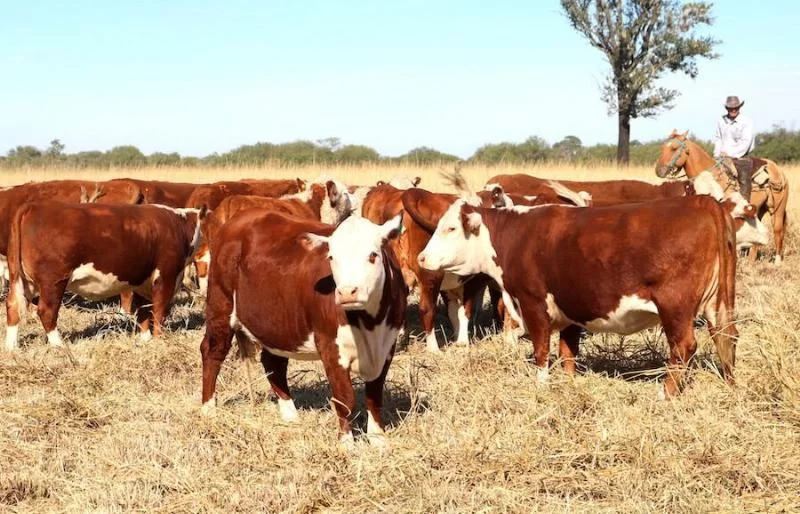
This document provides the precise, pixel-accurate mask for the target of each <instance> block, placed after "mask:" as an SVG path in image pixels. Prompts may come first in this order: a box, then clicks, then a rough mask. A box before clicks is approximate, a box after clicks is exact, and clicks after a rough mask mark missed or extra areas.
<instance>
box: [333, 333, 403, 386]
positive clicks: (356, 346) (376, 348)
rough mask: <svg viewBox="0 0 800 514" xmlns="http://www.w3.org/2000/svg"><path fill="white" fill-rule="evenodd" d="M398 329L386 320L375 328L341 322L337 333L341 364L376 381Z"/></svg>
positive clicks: (364, 377) (395, 338) (367, 378)
mask: <svg viewBox="0 0 800 514" xmlns="http://www.w3.org/2000/svg"><path fill="white" fill-rule="evenodd" d="M399 331H400V330H399V329H398V328H394V327H391V326H389V325H387V324H383V323H381V324H379V325H376V326H375V327H374V329H373V330H366V329H364V328H359V329H355V330H354V329H353V328H352V326H350V325H340V326H339V329H338V331H337V332H336V346H337V348H338V349H339V364H340V365H341V366H342V367H343V368H345V369H346V370H348V371H353V372H355V373H356V374H357V375H359V376H360V377H361V378H363V379H364V380H367V381H369V380H375V379H376V378H378V376H379V375H380V374H381V371H383V366H384V364H386V359H387V358H388V356H389V351H390V350H391V348H392V346H393V345H394V344H395V342H396V341H397V334H398V333H399Z"/></svg>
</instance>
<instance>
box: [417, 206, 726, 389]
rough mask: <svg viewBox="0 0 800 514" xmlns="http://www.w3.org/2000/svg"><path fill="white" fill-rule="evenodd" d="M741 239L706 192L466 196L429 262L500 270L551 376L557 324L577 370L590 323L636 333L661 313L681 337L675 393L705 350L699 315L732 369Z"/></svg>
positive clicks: (463, 272)
mask: <svg viewBox="0 0 800 514" xmlns="http://www.w3.org/2000/svg"><path fill="white" fill-rule="evenodd" d="M665 234H668V235H669V237H665ZM735 246H736V241H735V229H734V226H733V220H732V218H731V217H730V216H729V215H728V214H727V212H726V210H725V208H724V207H723V206H722V205H720V204H719V203H718V202H717V201H716V200H714V199H713V198H710V197H707V196H705V195H702V196H692V197H687V198H669V199H662V200H654V201H652V202H645V203H638V204H622V205H618V206H613V207H603V208H591V209H576V208H571V207H563V206H540V207H514V208H512V209H491V210H490V209H482V208H476V207H473V206H470V205H467V204H465V203H464V202H458V203H456V204H454V205H453V206H452V207H450V209H448V211H447V213H445V215H444V216H442V218H441V220H440V221H439V224H438V225H437V227H436V231H435V233H434V235H433V237H432V238H431V239H430V241H429V242H428V245H427V246H426V247H425V250H424V251H423V252H422V253H421V254H420V256H419V263H420V266H421V267H424V269H428V270H446V271H448V272H450V273H454V274H457V275H459V276H471V275H473V274H476V273H485V274H487V275H489V276H490V277H491V278H492V279H494V280H495V281H496V282H497V283H498V284H499V285H500V287H501V288H502V290H503V297H504V299H505V304H506V307H507V308H508V309H509V310H510V311H511V313H512V315H513V316H514V317H515V319H517V321H518V322H520V324H521V326H522V327H523V328H524V329H525V330H526V331H527V332H528V334H529V335H530V337H531V339H532V341H533V347H534V358H535V360H536V365H537V366H539V372H538V378H539V380H540V381H542V382H544V381H546V380H547V377H548V354H549V349H550V332H551V331H552V330H560V331H561V343H560V346H559V351H560V356H561V358H562V359H563V363H564V367H565V368H566V370H567V371H568V372H570V373H571V372H574V370H575V358H576V356H577V354H578V344H579V338H580V333H581V328H586V329H588V330H590V331H593V332H613V333H619V334H632V333H634V332H638V331H639V330H642V329H644V328H647V327H651V326H653V325H656V324H658V323H659V322H660V323H661V324H662V326H663V327H664V332H665V333H666V335H667V340H668V342H669V346H670V359H669V370H668V377H667V380H666V382H665V383H664V389H663V393H664V394H665V395H666V396H671V395H674V394H676V393H677V392H679V390H680V388H681V383H682V382H681V377H682V373H683V368H684V366H685V365H686V364H687V363H688V361H689V359H690V358H691V357H692V356H693V355H694V352H695V349H696V341H695V338H694V328H693V327H694V320H695V317H696V316H698V315H704V316H705V317H706V319H707V320H708V322H709V324H708V326H709V329H710V331H711V335H712V338H713V339H714V342H715V344H716V346H717V351H718V353H719V356H720V359H721V361H722V365H723V374H724V376H725V377H726V379H727V380H728V381H732V379H733V375H732V374H733V367H734V360H735V340H736V337H737V331H736V327H735V326H734V324H733V321H734V301H735V274H736V250H735Z"/></svg>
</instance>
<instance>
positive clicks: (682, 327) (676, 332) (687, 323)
mask: <svg viewBox="0 0 800 514" xmlns="http://www.w3.org/2000/svg"><path fill="white" fill-rule="evenodd" d="M684 310H685V309H684ZM658 311H659V313H662V314H661V320H662V325H663V327H664V333H665V334H666V336H667V342H668V343H669V362H668V363H667V378H666V380H665V381H664V389H663V395H664V397H665V398H669V397H671V396H675V395H677V394H679V393H680V392H681V389H682V388H683V380H684V377H685V375H686V366H687V365H688V364H689V361H690V360H691V358H692V357H693V356H694V353H695V351H696V350H697V341H696V340H695V338H694V315H693V314H691V313H685V312H681V309H675V310H670V309H663V308H662V306H660V305H659V306H658ZM659 396H660V395H659Z"/></svg>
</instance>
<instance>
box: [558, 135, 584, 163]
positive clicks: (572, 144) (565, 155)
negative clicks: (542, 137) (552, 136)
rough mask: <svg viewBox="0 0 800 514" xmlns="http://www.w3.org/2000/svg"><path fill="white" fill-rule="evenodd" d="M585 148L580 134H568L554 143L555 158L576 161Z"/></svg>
mask: <svg viewBox="0 0 800 514" xmlns="http://www.w3.org/2000/svg"><path fill="white" fill-rule="evenodd" d="M581 150H583V143H582V142H581V139H580V138H579V137H578V136H566V137H565V138H564V139H562V140H561V141H559V142H558V143H556V144H554V145H553V158H554V159H557V160H559V161H570V162H571V161H574V160H576V159H578V158H579V157H580V155H581Z"/></svg>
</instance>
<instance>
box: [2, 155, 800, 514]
mask: <svg viewBox="0 0 800 514" xmlns="http://www.w3.org/2000/svg"><path fill="white" fill-rule="evenodd" d="M797 170H798V169H797V168H794V169H790V170H788V174H789V176H790V179H791V177H792V175H793V173H795V172H796V171H797ZM438 171H439V169H438V168H436V167H433V168H415V167H396V168H388V169H387V168H375V169H370V168H351V167H347V168H333V169H330V168H298V169H282V168H280V169H270V168H252V169H213V170H206V169H202V170H201V169H197V170H184V169H180V168H176V169H166V170H164V169H159V170H152V169H143V170H136V171H135V173H133V174H134V175H136V176H139V177H146V178H158V179H169V180H176V181H211V180H220V179H223V178H239V177H245V176H252V177H286V176H298V175H299V176H301V177H305V178H313V177H314V176H316V175H319V174H323V173H329V174H333V175H336V176H338V177H340V178H342V179H344V180H346V181H348V182H351V183H357V184H359V183H363V184H368V183H371V182H373V181H374V180H376V179H379V178H381V179H385V178H389V177H391V176H392V175H395V174H398V175H410V176H416V175H420V176H422V177H423V183H422V185H424V186H426V187H429V188H430V189H434V190H444V188H445V186H444V184H442V183H441V182H440V180H439V177H438ZM515 171H525V172H528V173H534V174H538V175H542V176H549V177H556V178H580V179H589V178H598V179H599V178H616V177H638V178H643V179H648V180H650V179H653V171H652V169H649V168H630V169H627V170H618V169H615V168H612V167H608V168H577V169H574V168H571V167H567V166H549V167H547V166H542V167H536V168H525V169H519V168H511V167H508V168H499V169H498V168H482V167H468V168H466V169H465V172H466V173H467V177H468V179H469V180H470V182H471V183H472V184H473V185H475V186H477V185H480V184H482V183H483V182H484V181H485V180H486V179H487V178H488V177H489V176H491V175H493V174H496V173H500V172H515ZM127 174H128V172H127V171H123V170H110V171H95V170H87V171H81V172H80V173H74V174H72V173H71V174H70V175H69V176H70V177H81V178H86V177H91V178H97V179H105V178H110V177H116V176H125V175H127ZM51 178H62V175H61V174H59V173H57V172H50V171H48V170H42V171H40V172H37V173H33V172H31V173H30V174H25V173H23V172H20V173H17V172H12V173H11V174H10V175H9V174H7V175H4V176H3V180H4V183H5V184H11V183H19V182H24V181H26V180H33V179H39V180H41V179H51ZM795 182H800V181H795ZM792 187H793V189H795V191H793V193H792V196H793V197H794V198H800V196H797V195H795V193H796V192H797V191H796V189H797V188H798V186H797V185H796V184H795V183H793V184H792ZM795 205H800V202H798V203H797V204H791V203H790V209H789V212H790V220H794V219H797V218H796V217H797V216H800V209H799V208H797V207H796V206H795ZM798 238H800V230H798V229H797V225H796V224H795V223H793V222H791V223H790V227H789V234H788V247H787V252H786V261H785V262H784V265H783V266H781V267H776V266H774V265H772V264H770V263H769V262H766V261H761V262H759V263H757V264H756V265H755V266H749V265H748V264H747V263H745V262H743V261H742V262H740V263H739V264H738V277H737V302H738V303H737V311H738V318H739V321H738V327H739V330H740V332H741V338H740V340H739V344H738V352H737V378H738V383H737V386H736V387H735V388H729V387H728V386H727V385H726V384H725V383H724V382H723V380H722V379H721V378H720V377H719V376H718V370H717V367H716V366H715V364H714V361H715V358H714V353H713V345H712V344H711V342H710V340H709V338H708V336H707V334H706V332H705V331H702V330H698V331H697V335H698V338H699V343H700V350H699V352H698V355H697V357H696V358H695V361H694V363H693V365H692V371H691V374H690V376H691V380H690V383H689V386H688V387H687V390H686V391H685V392H684V394H683V395H682V396H680V397H678V398H676V399H674V400H670V401H667V402H657V401H656V400H655V398H656V392H657V389H658V385H657V380H658V379H659V378H660V375H661V373H662V372H663V369H661V368H660V367H661V366H662V362H663V359H664V357H665V354H666V344H665V341H664V338H663V334H662V333H661V331H659V330H650V331H645V332H643V333H640V334H637V335H634V336H628V337H619V336H608V335H605V336H592V337H590V338H587V339H586V340H585V341H584V343H583V344H582V352H583V353H582V355H581V357H580V361H579V362H580V365H581V368H582V373H580V374H579V375H578V376H576V377H568V376H566V375H564V374H563V373H562V372H561V371H560V370H559V369H558V368H557V367H556V368H555V369H554V372H553V375H552V381H551V383H550V384H549V385H548V386H547V387H544V388H539V387H536V386H535V376H534V372H533V371H532V368H531V365H530V364H529V362H528V360H527V359H528V358H529V355H530V353H531V348H530V344H529V343H525V342H524V341H523V342H521V343H520V344H518V345H514V346H510V345H507V344H506V343H504V342H503V340H502V339H501V338H499V337H496V336H491V335H490V336H487V337H485V338H483V339H481V340H480V341H478V342H476V343H475V344H474V345H472V346H471V347H470V348H455V347H448V348H446V350H445V354H444V355H443V356H441V357H436V356H431V355H428V354H426V353H424V352H423V347H424V342H422V341H418V340H417V339H416V337H417V336H418V335H419V330H418V328H417V314H416V311H415V310H414V309H413V308H412V309H411V312H410V314H409V316H410V320H411V322H412V332H413V334H412V338H411V341H410V344H409V345H408V346H407V347H405V346H404V347H402V348H400V350H399V352H398V355H397V358H396V359H395V362H394V363H393V365H392V368H391V370H390V374H389V380H388V386H387V389H388V392H387V402H386V406H385V412H386V413H387V416H388V420H389V427H390V428H389V431H388V440H389V445H390V446H389V448H388V449H386V450H383V451H381V450H378V449H377V448H373V447H370V446H369V444H367V443H365V442H360V443H359V444H358V447H357V449H356V451H355V452H354V453H352V454H346V453H344V452H342V451H340V450H339V448H338V447H337V445H336V420H335V414H334V413H333V412H332V410H331V409H330V407H329V405H328V398H329V389H328V386H327V382H326V381H325V378H324V374H323V372H322V368H321V366H320V365H319V364H318V363H308V362H292V363H291V364H290V367H289V371H290V384H291V387H292V388H293V391H294V394H295V397H296V402H297V404H298V407H299V409H300V421H299V422H298V423H296V424H292V425H290V424H285V423H283V422H281V421H280V418H279V415H278V408H277V405H276V404H275V403H273V401H272V400H271V399H270V398H269V394H268V391H269V387H268V384H267V382H266V379H265V378H264V376H263V373H258V372H257V373H253V374H252V381H251V380H250V378H249V375H248V373H246V371H245V369H244V366H243V365H241V364H239V363H237V362H235V361H234V360H233V359H232V358H229V359H228V361H226V364H225V366H224V367H223V370H222V373H221V375H220V383H219V386H218V393H219V397H220V406H219V407H218V415H217V416H216V417H214V418H210V419H206V418H201V417H200V416H199V407H200V355H199V349H198V347H199V342H200V338H201V337H202V333H203V327H202V310H201V307H200V305H199V304H197V303H193V300H192V299H191V298H190V297H188V296H184V295H182V296H180V297H179V299H178V305H177V308H176V309H175V312H174V313H173V315H172V317H171V319H170V321H169V330H168V333H167V335H166V337H165V338H164V339H163V340H160V341H152V342H150V343H148V344H145V345H137V344H135V343H134V341H135V339H134V337H133V336H132V335H131V331H132V329H133V323H132V321H130V320H129V319H127V318H125V317H123V316H121V315H120V314H118V313H117V311H116V308H115V306H113V305H110V304H109V305H105V306H104V307H97V306H96V305H88V304H86V303H84V302H76V301H73V302H71V303H70V304H69V305H68V306H66V307H65V308H63V309H62V312H61V318H60V319H59V325H60V328H61V330H62V333H63V335H64V336H65V338H66V339H67V340H68V341H69V344H68V346H67V347H65V348H63V349H57V348H49V347H48V346H46V344H45V343H44V334H43V330H42V328H41V325H40V324H39V322H38V320H37V319H35V316H33V317H32V318H33V319H31V317H29V319H28V321H27V323H26V324H25V325H24V326H23V328H22V330H21V333H20V336H21V342H22V345H23V348H22V350H21V351H19V352H16V353H8V352H3V351H0V356H2V358H1V359H0V510H9V511H12V512H14V511H15V512H122V511H131V510H135V511H147V512H187V511H189V512H234V511H235V512H263V511H266V512H311V511H325V512H353V511H367V512H383V511H387V512H442V511H444V512H553V511H559V512H652V511H657V512H664V511H667V512H797V511H800V382H799V381H798V376H800V352H799V351H798V349H800V338H799V337H798V319H800V287H798V286H800V257H799V256H800V251H798V250H799V248H798V243H797V241H798ZM586 287H591V280H590V278H589V277H587V281H586ZM438 322H439V323H440V324H441V325H442V326H444V327H446V325H447V322H446V321H445V320H444V318H439V319H438ZM445 329H446V328H445ZM446 330H447V329H446ZM448 331H449V330H448ZM359 408H360V409H361V411H362V412H363V400H362V399H360V400H359ZM359 422H360V423H362V424H363V423H364V419H363V415H362V416H361V417H360V420H359Z"/></svg>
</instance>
